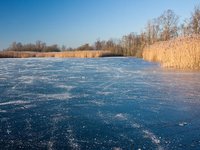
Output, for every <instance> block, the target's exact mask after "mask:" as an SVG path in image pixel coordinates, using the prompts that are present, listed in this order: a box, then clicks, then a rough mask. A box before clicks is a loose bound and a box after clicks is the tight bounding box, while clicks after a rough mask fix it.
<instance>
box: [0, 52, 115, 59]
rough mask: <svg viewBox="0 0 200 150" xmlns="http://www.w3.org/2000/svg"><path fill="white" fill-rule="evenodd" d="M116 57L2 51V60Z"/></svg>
mask: <svg viewBox="0 0 200 150" xmlns="http://www.w3.org/2000/svg"><path fill="white" fill-rule="evenodd" d="M107 56H115V54H113V53H111V52H109V51H69V52H46V53H43V52H16V51H2V52H0V58H29V57H56V58H73V57H75V58H97V57H107Z"/></svg>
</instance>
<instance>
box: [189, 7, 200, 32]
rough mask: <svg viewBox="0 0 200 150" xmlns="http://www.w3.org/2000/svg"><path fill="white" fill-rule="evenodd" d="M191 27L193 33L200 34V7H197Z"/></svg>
mask: <svg viewBox="0 0 200 150" xmlns="http://www.w3.org/2000/svg"><path fill="white" fill-rule="evenodd" d="M191 26H192V30H193V33H195V34H200V7H199V6H195V8H194V12H193V13H192V17H191Z"/></svg>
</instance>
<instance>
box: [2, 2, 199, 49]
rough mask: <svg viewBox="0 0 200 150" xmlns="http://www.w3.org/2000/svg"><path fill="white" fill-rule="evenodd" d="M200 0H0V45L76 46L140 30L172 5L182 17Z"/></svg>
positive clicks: (186, 15)
mask: <svg viewBox="0 0 200 150" xmlns="http://www.w3.org/2000/svg"><path fill="white" fill-rule="evenodd" d="M199 3H200V1H199V0H0V49H3V48H7V47H8V46H9V45H10V44H11V43H12V42H13V41H16V42H22V43H23V44H25V43H35V41H37V40H41V41H43V42H46V43H47V44H48V45H50V44H59V45H60V46H61V45H66V47H77V46H79V45H81V44H84V43H93V42H95V41H96V39H101V40H108V39H110V38H120V37H122V36H123V35H125V34H128V33H131V32H137V33H139V32H140V31H141V30H142V29H143V28H144V26H145V24H146V22H147V21H148V20H150V19H152V18H155V17H158V16H159V15H161V13H162V12H163V11H165V10H167V9H172V10H174V11H175V13H176V14H177V15H179V16H180V17H181V19H184V18H186V17H189V16H190V14H191V12H192V11H193V8H194V5H197V4H199Z"/></svg>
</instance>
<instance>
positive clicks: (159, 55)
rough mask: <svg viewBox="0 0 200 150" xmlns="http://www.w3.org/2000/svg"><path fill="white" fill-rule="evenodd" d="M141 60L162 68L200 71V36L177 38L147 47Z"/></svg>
mask: <svg viewBox="0 0 200 150" xmlns="http://www.w3.org/2000/svg"><path fill="white" fill-rule="evenodd" d="M143 58H144V59H145V60H148V61H156V62H160V63H161V64H162V65H163V66H164V67H168V68H177V69H192V70H200V35H190V36H186V37H178V38H175V39H172V40H169V41H162V42H157V43H155V44H153V45H150V46H147V47H146V48H145V49H144V51H143Z"/></svg>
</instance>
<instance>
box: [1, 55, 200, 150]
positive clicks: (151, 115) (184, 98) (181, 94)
mask: <svg viewBox="0 0 200 150" xmlns="http://www.w3.org/2000/svg"><path fill="white" fill-rule="evenodd" d="M0 66H1V67H0V149H13V148H15V149H17V148H18V149H20V148H24V149H75V150H76V149H89V150H93V149H105V150H107V149H109V150H110V149H116V150H117V149H130V148H131V147H132V146H134V149H143V150H145V149H146V150H148V149H190V147H191V145H192V148H194V149H198V148H199V147H200V142H198V141H199V139H198V137H199V132H198V131H199V126H200V118H199V114H200V109H199V107H200V92H199V89H200V74H199V72H184V71H182V72H180V71H176V70H163V69H162V68H160V67H159V65H158V64H154V63H149V62H145V61H143V60H141V59H135V58H100V59H55V58H54V59H51V58H44V59H38V58H36V59H31V58H28V59H0ZM195 141H196V142H195Z"/></svg>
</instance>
